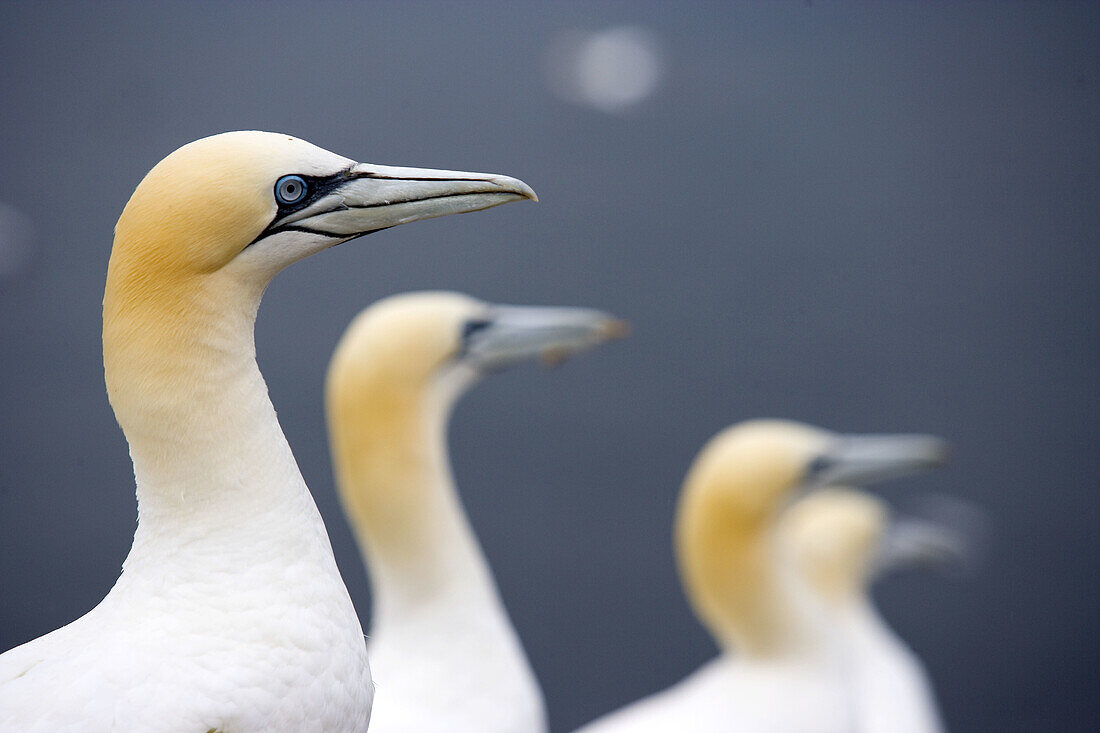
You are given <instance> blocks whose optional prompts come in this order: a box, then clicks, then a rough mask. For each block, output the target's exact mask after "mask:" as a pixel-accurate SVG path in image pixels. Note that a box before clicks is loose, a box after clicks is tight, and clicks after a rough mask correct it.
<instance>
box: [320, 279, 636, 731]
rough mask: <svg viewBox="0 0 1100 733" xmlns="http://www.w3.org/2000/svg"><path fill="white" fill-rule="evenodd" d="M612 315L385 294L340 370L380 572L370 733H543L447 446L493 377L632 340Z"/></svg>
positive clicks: (355, 511) (347, 457) (333, 399)
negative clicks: (481, 384) (483, 379)
mask: <svg viewBox="0 0 1100 733" xmlns="http://www.w3.org/2000/svg"><path fill="white" fill-rule="evenodd" d="M622 332H623V324H622V322H621V321H617V320H615V319H614V318H612V317H610V316H608V315H606V314H604V313H601V312H599V311H594V310H588V309H582V308H536V307H516V306H499V305H488V304H486V303H482V302H480V301H477V300H474V299H472V298H469V297H467V296H464V295H459V294H456V293H438V292H435V293H410V294H404V295H397V296H393V297H390V298H387V299H385V300H383V301H380V302H378V303H376V304H374V305H372V306H371V307H369V308H367V309H366V310H365V311H363V312H362V313H361V314H359V316H358V317H357V318H356V319H355V320H354V321H353V322H352V324H351V325H350V326H349V327H348V330H347V332H346V333H345V335H344V337H343V338H342V339H341V341H340V344H339V346H338V347H337V349H336V353H335V354H334V356H333V359H332V363H331V365H330V367H329V372H328V381H327V387H326V401H327V406H328V419H329V433H330V438H331V444H332V453H333V462H334V464H335V470H336V477H337V486H338V487H339V491H340V496H341V498H342V500H343V504H344V509H345V513H346V514H347V516H348V519H349V521H350V522H351V525H352V527H353V528H354V530H355V534H356V537H357V539H358V541H359V545H360V548H361V549H362V552H363V558H364V561H365V563H366V565H367V567H368V569H369V574H370V579H371V589H372V599H373V609H372V615H371V624H370V630H369V634H368V637H369V642H368V652H369V655H370V659H371V667H372V669H373V670H374V675H375V679H376V680H377V682H378V699H377V701H376V704H375V708H374V712H373V719H372V721H371V731H372V733H539V732H540V731H545V730H546V712H545V709H544V704H543V699H542V692H541V690H540V689H539V685H538V681H537V680H536V679H535V675H534V672H533V671H532V670H531V667H530V665H529V664H528V662H527V658H526V656H525V655H524V653H523V648H522V646H521V645H520V641H519V639H518V637H517V636H516V632H515V630H514V629H513V628H512V624H511V622H510V621H509V619H508V614H507V612H506V611H505V609H504V606H503V605H502V603H501V601H500V597H499V595H498V593H497V588H496V584H495V583H494V581H493V576H492V572H491V571H490V569H489V566H488V564H487V562H486V560H485V557H484V556H483V555H482V552H481V548H480V547H479V546H478V542H477V539H476V537H475V536H474V533H473V531H472V530H471V528H470V525H469V523H468V521H467V519H466V516H465V514H464V512H463V510H462V503H461V500H460V498H459V496H458V494H457V492H456V490H455V486H454V480H453V478H452V475H451V466H450V460H449V457H448V451H447V426H448V422H449V419H450V416H451V412H452V409H453V408H454V405H455V402H456V401H457V400H458V398H459V397H460V396H461V395H462V394H464V393H465V392H466V390H467V389H468V388H469V387H470V386H472V385H473V384H474V383H475V381H476V380H477V378H478V377H479V376H480V375H481V374H483V373H484V372H486V371H488V370H497V369H500V368H503V367H506V366H508V365H510V364H513V363H517V362H520V361H522V360H526V359H531V358H534V357H537V356H542V357H544V358H550V359H554V360H556V359H558V358H562V357H564V356H567V355H569V354H571V353H572V352H575V351H578V350H580V349H583V348H586V347H589V346H592V345H595V344H597V343H599V342H601V341H604V340H606V339H608V338H612V337H616V336H619V335H622Z"/></svg>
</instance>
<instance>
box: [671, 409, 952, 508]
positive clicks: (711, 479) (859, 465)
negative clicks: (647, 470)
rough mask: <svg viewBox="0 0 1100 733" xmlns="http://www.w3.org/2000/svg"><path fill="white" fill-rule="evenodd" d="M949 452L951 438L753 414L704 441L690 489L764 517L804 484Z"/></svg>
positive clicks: (927, 463) (930, 460) (888, 469)
mask: <svg viewBox="0 0 1100 733" xmlns="http://www.w3.org/2000/svg"><path fill="white" fill-rule="evenodd" d="M946 455H947V446H946V443H944V442H943V441H942V440H940V439H939V438H936V437H933V436H929V435H838V434H836V433H831V432H829V431H827V430H822V429H820V428H815V427H812V426H809V425H804V424H801V423H797V422H791V421H785V420H753V421H749V422H744V423H740V424H738V425H734V426H733V427H730V428H728V429H726V430H725V431H723V432H721V433H719V434H718V435H717V436H715V437H714V438H712V439H711V441H710V442H709V443H707V445H706V446H705V447H704V448H703V450H702V451H701V452H700V454H699V456H698V457H697V458H696V460H695V463H694V464H693V466H692V468H691V470H690V471H689V473H688V478H687V480H686V483H685V491H686V492H688V493H692V494H695V493H699V494H704V495H709V496H713V497H714V498H715V500H716V501H719V502H721V503H728V504H729V505H730V506H736V507H737V508H738V509H739V513H740V514H742V515H743V516H745V517H749V518H756V519H763V518H765V517H768V518H770V517H772V516H774V514H775V513H776V512H777V511H779V510H780V509H782V508H784V507H785V506H786V503H787V502H788V501H789V500H790V499H791V498H793V496H794V495H795V494H796V493H797V492H799V491H805V490H808V489H811V488H815V487H819V486H824V485H828V484H834V483H839V482H854V483H861V484H864V483H870V482H874V481H880V480H884V479H888V478H892V477H896V476H902V475H906V474H909V473H912V472H915V471H920V470H924V469H927V468H931V467H933V466H937V465H940V464H942V463H943V461H944V460H945V459H946Z"/></svg>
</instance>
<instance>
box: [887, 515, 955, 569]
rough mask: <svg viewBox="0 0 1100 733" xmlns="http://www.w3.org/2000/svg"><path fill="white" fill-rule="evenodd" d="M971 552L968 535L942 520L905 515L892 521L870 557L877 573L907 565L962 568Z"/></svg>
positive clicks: (906, 566) (908, 566) (905, 567)
mask: <svg viewBox="0 0 1100 733" xmlns="http://www.w3.org/2000/svg"><path fill="white" fill-rule="evenodd" d="M973 554H974V552H973V549H972V548H971V547H970V543H968V541H967V538H966V537H965V536H963V535H962V534H961V533H959V532H958V531H956V530H955V529H953V528H952V527H949V526H947V525H945V524H939V523H937V522H933V521H929V520H925V519H915V518H905V519H898V520H895V521H894V522H892V523H891V524H890V526H889V528H888V529H887V531H886V535H885V536H884V537H883V539H882V542H881V543H880V545H879V547H878V551H877V552H876V553H875V556H874V558H873V560H872V567H871V572H872V574H873V575H874V576H876V577H878V576H881V575H885V574H887V573H890V572H893V571H896V570H904V569H907V568H923V567H930V568H937V569H949V568H952V567H956V568H962V567H965V566H966V565H967V563H968V560H969V558H971V557H972V555H973Z"/></svg>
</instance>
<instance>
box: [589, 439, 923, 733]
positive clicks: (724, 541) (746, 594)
mask: <svg viewBox="0 0 1100 733" xmlns="http://www.w3.org/2000/svg"><path fill="white" fill-rule="evenodd" d="M942 453H943V445H942V443H941V441H939V440H938V439H936V438H932V437H930V436H920V435H909V436H906V435H898V436H889V435H883V436H844V435H836V434H833V433H830V432H827V431H824V430H820V429H817V428H812V427H809V426H807V425H802V424H799V423H794V422H787V421H779V420H755V421H750V422H745V423H741V424H738V425H734V426H733V427H731V428H728V429H726V430H725V431H723V432H721V433H719V434H718V435H717V436H715V437H714V438H712V439H711V441H710V442H709V443H707V445H706V446H705V447H704V448H703V450H702V451H701V452H700V454H699V456H698V457H697V458H696V459H695V462H694V464H693V465H692V467H691V469H690V471H689V472H688V475H687V478H686V480H685V482H684V488H683V491H682V492H681V495H680V500H679V506H678V509H677V516H676V525H675V544H676V549H677V555H678V560H679V565H680V575H681V578H682V580H683V582H684V588H685V591H686V593H687V596H688V598H689V600H690V601H691V603H692V606H693V607H694V609H695V612H696V614H697V615H698V616H699V618H700V620H701V621H702V622H703V623H704V625H706V626H707V628H708V629H709V630H710V632H711V634H712V635H713V636H714V638H715V640H716V641H717V642H718V645H719V647H720V648H721V649H722V653H721V654H720V655H719V656H718V658H717V659H715V660H712V661H711V662H708V663H707V664H705V665H704V666H703V667H701V668H700V669H698V670H697V671H695V672H693V673H692V674H691V675H689V676H688V677H687V678H685V679H684V680H682V681H680V682H678V683H677V684H675V685H674V686H672V687H671V688H669V689H667V690H665V691H663V692H659V693H657V694H655V695H651V696H649V697H647V698H644V699H643V700H641V701H639V702H637V703H634V704H632V705H629V706H627V707H626V708H623V709H621V710H619V711H616V712H614V713H611V714H610V715H607V716H605V717H604V718H601V719H598V720H596V721H595V722H594V723H590V724H589V725H587V726H585V727H583V728H582V729H581V730H582V731H584V733H619V732H621V733H643V732H649V731H652V732H653V733H657V732H658V731H661V732H665V731H671V730H675V731H685V732H688V731H698V732H699V733H704V732H710V731H761V732H764V731H767V732H768V733H796V732H797V733H807V732H809V733H832V732H833V731H835V732H836V733H842V732H843V733H850V732H851V731H852V730H853V714H852V709H851V701H850V694H849V684H848V681H847V675H846V674H845V669H844V657H843V649H842V648H840V647H839V645H837V644H836V643H835V642H834V639H833V638H832V637H831V636H830V634H829V630H828V628H827V627H826V626H825V625H824V609H822V608H820V607H819V605H818V604H817V603H815V601H814V599H813V597H812V595H811V594H810V592H809V591H808V589H807V588H805V587H804V584H803V582H802V581H801V579H800V578H799V577H797V575H796V574H795V573H794V569H793V568H792V567H791V565H790V563H789V561H788V558H787V557H786V556H785V554H784V552H783V546H782V545H781V543H780V542H779V532H778V527H777V524H778V519H779V516H780V514H781V513H782V511H783V510H784V509H785V507H786V506H787V505H788V503H789V502H790V501H791V500H792V499H793V498H794V496H795V494H796V493H797V492H799V491H800V490H804V489H806V488H808V487H811V486H815V485H818V484H821V483H833V482H836V481H839V480H856V479H857V478H858V479H859V480H861V481H871V480H875V479H881V478H887V477H890V476H894V475H898V474H902V473H907V472H909V471H912V470H916V469H920V468H923V467H925V466H929V465H932V464H935V463H937V462H939V460H940V459H941V456H942Z"/></svg>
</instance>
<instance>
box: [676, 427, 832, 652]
mask: <svg viewBox="0 0 1100 733" xmlns="http://www.w3.org/2000/svg"><path fill="white" fill-rule="evenodd" d="M827 441H828V433H826V432H824V431H821V430H818V429H816V428H812V427H810V426H807V425H802V424H799V423H794V422H786V421H779V420H759V421H752V422H746V423H741V424H739V425H735V426H733V427H731V428H728V429H727V430H725V431H723V432H721V433H719V434H718V435H717V436H715V437H714V438H713V439H711V441H710V442H709V443H707V445H706V446H705V447H704V448H703V450H702V451H701V452H700V454H699V456H698V457H697V458H696V460H695V462H694V464H693V465H692V467H691V470H690V471H689V472H688V475H687V479H686V480H685V482H684V488H683V491H682V492H681V495H680V502H679V507H678V511H677V516H676V526H675V541H676V549H677V555H678V559H679V562H680V575H681V578H682V580H683V582H684V586H685V590H686V591H687V595H688V597H689V599H690V600H691V601H692V605H693V607H694V608H695V611H696V613H697V614H698V615H699V617H700V619H701V620H702V621H703V623H704V624H706V625H707V627H708V628H710V629H711V631H712V633H713V634H714V635H715V637H716V638H717V639H718V640H719V642H720V643H722V644H723V645H726V646H731V647H735V648H737V649H740V650H742V651H746V652H749V653H770V652H773V651H776V650H779V649H781V648H783V647H784V646H785V645H787V644H788V643H789V642H791V641H792V638H791V637H790V631H789V629H790V622H791V616H790V609H789V608H788V605H789V604H788V601H787V599H786V598H785V597H784V595H783V589H782V588H781V587H780V586H781V582H782V579H781V578H779V577H778V573H777V570H776V565H777V560H776V558H775V557H774V556H773V541H772V533H773V530H774V528H775V521H776V518H777V516H778V514H779V512H780V511H781V510H782V508H783V507H784V506H785V505H786V503H787V502H788V501H789V500H790V498H791V495H792V492H793V491H794V490H795V489H796V488H797V487H798V486H799V485H800V484H801V483H802V481H803V479H804V478H805V476H806V473H807V470H808V468H809V466H810V463H811V462H812V460H813V459H814V457H815V456H816V455H817V454H818V453H819V452H820V451H821V450H822V448H823V446H824V445H825V444H826V442H827Z"/></svg>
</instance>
